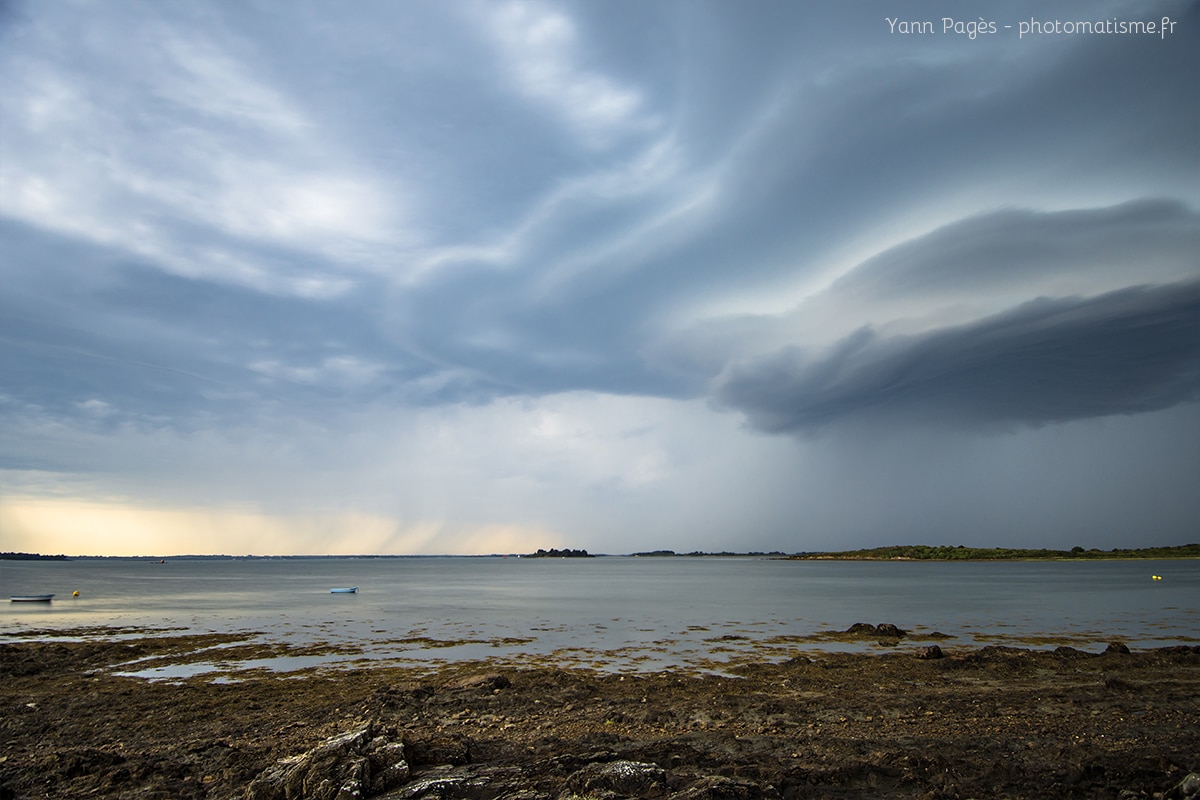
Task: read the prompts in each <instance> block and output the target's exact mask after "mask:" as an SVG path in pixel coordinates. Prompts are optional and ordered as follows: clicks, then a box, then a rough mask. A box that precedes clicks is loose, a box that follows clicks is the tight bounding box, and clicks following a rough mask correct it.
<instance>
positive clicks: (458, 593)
mask: <svg viewBox="0 0 1200 800" xmlns="http://www.w3.org/2000/svg"><path fill="white" fill-rule="evenodd" d="M1152 575H1160V576H1162V580H1152V579H1151V576H1152ZM342 586H358V587H359V591H358V593H357V594H331V593H330V591H329V590H330V589H331V588H334V587H342ZM73 591H78V592H79V597H72V596H71V595H72V592H73ZM49 592H53V593H55V598H54V601H53V602H52V603H49V604H27V603H0V640H2V639H12V638H14V637H17V636H22V635H28V634H29V633H30V632H34V631H37V632H41V633H40V634H39V635H41V636H42V637H43V638H45V637H48V636H53V635H54V634H55V632H64V633H65V632H68V631H75V630H76V629H78V628H81V627H91V628H105V629H111V628H131V627H138V628H147V627H148V628H156V629H172V630H175V631H177V632H184V631H186V632H193V633H209V632H221V633H223V632H239V633H246V634H248V635H249V634H254V636H253V637H251V638H253V639H255V640H257V641H261V642H264V643H285V644H288V645H290V646H293V647H296V648H304V647H309V648H311V647H312V646H314V645H328V646H329V648H327V650H326V651H325V652H323V653H321V654H314V653H312V652H309V653H305V654H299V655H296V656H295V657H293V659H291V660H289V658H268V659H260V660H259V661H260V662H261V663H257V664H254V665H252V666H259V667H264V668H271V669H296V668H302V667H306V666H314V665H319V664H345V663H350V662H352V661H353V660H355V659H364V658H365V659H371V660H386V661H390V662H395V663H406V664H423V663H427V664H440V663H445V662H450V661H459V660H470V659H477V658H497V659H500V660H511V661H515V662H521V661H523V660H532V659H538V660H542V661H549V662H552V663H555V664H559V665H565V666H571V665H587V666H592V667H596V666H598V667H600V668H608V669H642V670H646V669H660V668H664V667H671V666H688V665H690V666H695V665H704V664H711V663H720V662H726V661H729V660H736V659H738V658H750V657H753V658H768V659H782V658H786V657H789V656H790V655H795V654H797V653H801V652H805V651H808V650H820V649H839V650H849V649H862V648H874V647H879V645H878V644H877V643H876V642H874V641H871V640H869V639H868V640H866V641H860V642H850V641H845V640H839V639H837V638H836V637H825V636H824V635H823V634H824V633H826V632H830V631H841V630H845V629H846V628H847V627H849V626H850V625H851V624H852V623H854V622H859V621H865V622H871V623H880V622H891V623H894V624H896V625H899V626H900V627H901V628H905V629H907V630H909V631H910V632H912V633H913V634H914V636H913V637H911V638H906V639H905V640H903V641H902V643H901V647H902V648H903V647H915V646H919V645H921V644H928V643H929V641H928V640H925V641H924V642H922V640H921V637H922V636H923V635H926V634H929V633H931V632H933V631H938V632H940V633H944V634H947V635H949V636H950V637H952V638H951V639H949V640H946V641H945V642H943V646H956V645H971V644H980V643H1002V644H1018V645H1028V644H1035V645H1037V646H1054V645H1056V644H1068V645H1072V646H1076V647H1080V648H1081V649H1093V650H1099V649H1103V646H1104V644H1105V643H1106V642H1108V641H1111V640H1121V641H1124V642H1126V643H1127V644H1129V645H1130V646H1131V647H1135V648H1141V647H1156V646H1162V645H1166V644H1175V643H1183V642H1194V641H1196V640H1197V638H1196V637H1200V562H1198V561H1103V562H998V563H986V562H968V563H928V562H837V561H778V560H771V559H759V558H747V557H741V558H715V557H705V558H685V557H677V558H623V557H602V558H594V559H519V558H504V559H502V558H378V559H373V558H320V559H226V560H189V559H169V560H168V562H167V563H165V564H160V563H158V562H156V561H150V560H134V559H97V560H92V559H77V560H72V561H67V562H50V561H41V562H12V561H6V562H0V597H6V596H8V595H14V594H41V593H49ZM97 635H102V636H104V637H105V638H112V637H113V636H114V635H119V634H118V633H115V632H114V631H112V630H105V631H102V632H98V633H97ZM131 635H134V634H131ZM212 663H213V664H215V663H216V662H212ZM244 666H246V665H243V667H244ZM190 669H192V670H193V671H194V672H203V671H204V667H203V665H200V666H197V665H191V667H190ZM214 669H215V667H214ZM160 677H161V675H160Z"/></svg>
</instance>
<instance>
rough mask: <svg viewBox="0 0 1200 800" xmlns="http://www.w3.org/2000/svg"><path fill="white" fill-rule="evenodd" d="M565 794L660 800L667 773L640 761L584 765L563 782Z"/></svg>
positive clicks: (665, 787)
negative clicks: (566, 792)
mask: <svg viewBox="0 0 1200 800" xmlns="http://www.w3.org/2000/svg"><path fill="white" fill-rule="evenodd" d="M566 787H567V790H568V793H569V794H574V795H578V796H581V797H613V796H616V797H643V798H644V797H661V796H662V795H664V794H666V790H667V773H666V771H665V770H663V769H662V768H661V767H659V766H657V765H655V764H646V763H643V762H641V761H610V762H608V763H593V764H588V765H587V766H586V767H584V768H583V769H581V770H579V771H577V772H575V773H574V774H572V775H571V777H569V778H567V781H566Z"/></svg>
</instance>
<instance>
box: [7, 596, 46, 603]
mask: <svg viewBox="0 0 1200 800" xmlns="http://www.w3.org/2000/svg"><path fill="white" fill-rule="evenodd" d="M53 597H54V595H52V594H14V595H13V596H12V601H13V602H14V603H49V602H50V600H51V599H52V598H53Z"/></svg>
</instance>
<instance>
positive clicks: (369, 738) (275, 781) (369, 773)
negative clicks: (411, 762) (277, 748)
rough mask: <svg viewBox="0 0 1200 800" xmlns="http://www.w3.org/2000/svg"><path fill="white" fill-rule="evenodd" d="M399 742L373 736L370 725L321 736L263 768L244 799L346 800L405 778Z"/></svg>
mask: <svg viewBox="0 0 1200 800" xmlns="http://www.w3.org/2000/svg"><path fill="white" fill-rule="evenodd" d="M408 776H409V769H408V763H407V762H406V761H405V760H404V745H403V744H401V743H400V742H393V741H390V740H389V739H387V738H386V737H383V736H373V731H372V730H371V728H370V726H368V727H366V728H360V729H358V730H355V731H351V732H349V733H344V734H342V735H340V736H334V737H332V738H330V739H326V740H325V741H324V742H321V744H319V745H317V746H316V747H314V748H313V749H312V750H309V751H308V752H307V753H303V754H302V755H298V756H291V757H289V758H285V759H283V760H282V761H279V762H277V763H276V764H275V765H273V766H271V767H268V768H267V769H265V770H263V771H262V772H261V773H260V774H259V775H258V777H256V778H255V779H254V780H253V781H251V782H250V785H249V786H247V787H246V792H245V795H244V797H245V800H352V799H356V798H361V797H363V796H364V795H366V794H367V793H368V792H369V793H378V792H383V791H387V790H388V789H393V788H395V787H397V786H400V785H401V784H403V783H404V781H406V780H408Z"/></svg>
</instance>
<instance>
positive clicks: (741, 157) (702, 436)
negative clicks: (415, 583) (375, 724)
mask: <svg viewBox="0 0 1200 800" xmlns="http://www.w3.org/2000/svg"><path fill="white" fill-rule="evenodd" d="M968 12H969V13H968ZM980 12H983V13H980ZM947 19H948V20H949V24H947V22H946V20H947ZM889 20H891V21H889ZM897 21H903V22H905V23H908V24H901V25H897V24H894V23H896V22H897ZM1034 21H1036V22H1038V23H1042V24H1045V23H1068V24H1069V26H1064V25H1058V26H1057V27H1056V28H1054V29H1051V30H1052V31H1054V32H1050V33H1046V32H1045V29H1043V30H1042V32H1038V33H1024V32H1022V30H1021V28H1022V24H1023V23H1031V22H1034ZM1084 21H1086V22H1089V23H1092V24H1096V23H1100V24H1102V25H1108V26H1109V27H1118V26H1119V31H1118V32H1112V33H1088V32H1086V31H1085V30H1083V26H1082V25H1080V24H1079V23H1081V22H1084ZM923 22H929V23H930V26H929V27H930V28H932V32H927V33H919V32H910V33H905V32H902V31H904V30H909V31H919V30H921V29H922V28H923V27H924V26H923V25H921V23H923ZM956 22H957V23H961V24H959V25H957V26H956V25H955V23H956ZM966 23H975V24H974V25H967V24H966ZM1110 23H1111V25H1110ZM1126 23H1134V24H1133V25H1127V24H1126ZM956 27H957V30H956ZM1046 27H1047V28H1048V27H1049V26H1048V25H1047V26H1046ZM980 28H982V31H980V30H979V29H980ZM993 30H994V32H992V31H993ZM972 32H974V35H972ZM1198 76H1200V5H1198V4H1197V3H1196V2H1194V1H1191V2H1182V1H1180V0H1171V1H1168V2H1143V1H1142V0H1138V1H1137V2H1132V1H1130V2H1122V1H1120V0H1108V1H1107V2H1045V1H1044V0H1039V1H1038V2H1020V1H1019V0H1018V2H1012V3H1005V4H963V3H962V2H959V1H958V0H955V1H954V2H951V1H950V0H946V2H923V3H916V2H900V3H897V2H856V3H824V2H822V3H817V2H812V3H808V2H799V0H797V2H760V3H740V2H732V0H711V1H710V2H703V0H686V1H685V0H678V2H670V1H668V0H656V2H641V1H640V0H639V1H638V2H633V0H603V1H601V0H581V1H580V2H534V1H533V0H529V1H528V2H527V1H525V0H519V1H517V2H503V1H501V0H496V1H494V2H492V1H488V2H484V1H482V0H481V1H480V2H472V1H470V0H450V2H433V1H432V0H429V1H428V2H426V1H424V0H412V1H411V2H403V3H398V2H383V1H382V0H381V1H380V2H359V3H355V4H352V5H350V6H346V5H343V4H334V3H327V2H270V1H264V2H256V3H244V2H211V3H166V4H164V3H158V2H145V3H139V2H133V0H117V2H108V3H89V2H77V3H76V2H71V3H66V2H64V3H34V2H22V0H15V1H14V0H5V1H4V2H0V85H3V86H4V90H3V92H0V287H2V288H0V549H4V550H30V551H40V552H68V553H82V554H137V553H154V554H159V553H161V554H173V553H234V554H242V553H260V554H266V553H492V552H528V551H531V550H533V549H536V548H538V547H583V548H587V549H589V550H591V551H592V552H606V553H622V552H631V551H636V550H649V549H657V548H671V549H675V550H678V551H690V550H697V549H699V550H709V551H712V550H735V551H747V550H783V551H787V552H794V551H801V550H826V549H848V548H857V547H867V546H876V545H885V544H897V543H927V544H966V545H979V546H1030V547H1071V546H1075V545H1081V546H1084V547H1100V548H1103V549H1108V548H1111V547H1118V546H1121V547H1125V546H1130V547H1136V546H1150V545H1161V544H1181V543H1185V542H1192V541H1196V540H1197V538H1198V537H1200V491H1198V490H1197V487H1200V446H1198V444H1200V403H1198V401H1200V255H1198V254H1200V161H1198V159H1200V156H1198V152H1200V151H1198V142H1200V93H1198V88H1197V87H1198Z"/></svg>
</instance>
